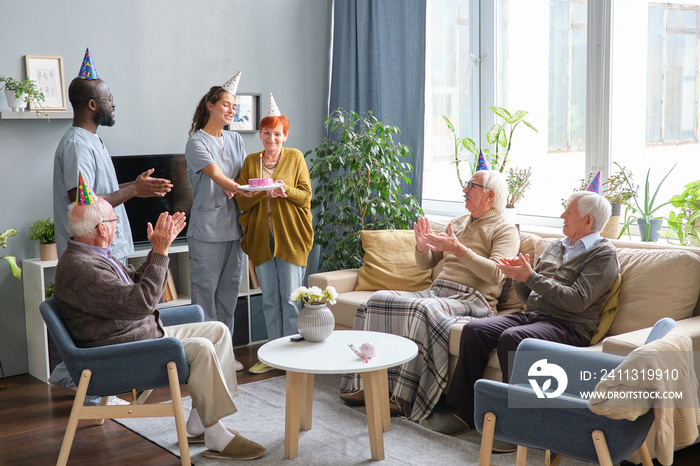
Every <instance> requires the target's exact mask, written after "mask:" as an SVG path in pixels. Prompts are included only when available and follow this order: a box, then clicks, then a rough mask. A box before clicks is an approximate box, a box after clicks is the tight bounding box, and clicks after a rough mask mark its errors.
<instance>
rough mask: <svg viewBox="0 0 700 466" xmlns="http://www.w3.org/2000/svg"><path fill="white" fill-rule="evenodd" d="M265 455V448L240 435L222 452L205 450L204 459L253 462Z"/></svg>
mask: <svg viewBox="0 0 700 466" xmlns="http://www.w3.org/2000/svg"><path fill="white" fill-rule="evenodd" d="M264 454H265V448H264V447H263V446H262V445H259V444H257V443H255V442H253V441H252V440H248V439H247V438H245V437H243V436H242V435H236V436H235V437H233V440H231V441H230V442H229V444H228V445H226V448H224V451H222V452H218V451H214V450H207V451H205V452H204V456H205V457H206V458H219V459H230V460H254V459H255V458H260V457H261V456H262V455H264Z"/></svg>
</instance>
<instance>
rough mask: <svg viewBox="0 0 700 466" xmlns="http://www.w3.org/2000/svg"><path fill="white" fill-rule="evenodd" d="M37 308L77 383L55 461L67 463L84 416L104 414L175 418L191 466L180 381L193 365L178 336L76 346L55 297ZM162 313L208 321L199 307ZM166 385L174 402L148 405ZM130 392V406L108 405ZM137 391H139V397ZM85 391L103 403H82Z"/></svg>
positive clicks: (169, 320) (173, 319)
mask: <svg viewBox="0 0 700 466" xmlns="http://www.w3.org/2000/svg"><path fill="white" fill-rule="evenodd" d="M39 310H40V312H41V316H42V317H43V319H44V322H46V327H47V328H48V330H49V332H50V333H51V336H52V337H53V340H54V342H55V343H56V347H57V348H58V352H59V353H60V355H61V357H62V358H63V362H64V363H65V364H66V368H67V369H68V372H69V373H70V375H71V377H72V378H73V381H74V382H76V385H77V386H78V389H77V392H76V395H75V399H74V400H73V408H72V409H71V414H70V418H69V419H68V426H67V427H66V433H65V435H64V437H63V443H62V445H61V451H60V453H59V457H58V461H57V463H56V464H57V465H65V464H66V463H67V461H68V455H69V454H70V449H71V446H72V444H73V438H74V437H75V431H76V428H77V426H78V421H79V420H80V419H95V420H97V421H98V422H97V423H98V424H103V423H104V419H105V418H108V419H111V418H134V417H170V416H173V417H174V418H175V426H176V428H177V435H178V444H179V446H180V457H181V463H182V464H183V465H190V464H191V463H190V453H189V447H188V446H187V433H186V431H185V417H184V412H183V409H182V400H181V397H180V384H184V383H185V382H187V378H188V377H189V374H190V367H189V365H188V364H187V359H186V358H185V351H184V349H183V347H182V343H181V342H180V340H178V339H177V338H173V337H166V338H158V339H154V340H144V341H137V342H131V343H122V344H117V345H109V346H100V347H97V348H78V347H76V346H75V344H74V343H73V339H72V338H71V336H70V334H69V333H68V330H67V329H66V327H65V324H64V322H63V318H62V316H61V309H60V307H59V305H58V302H57V301H56V300H55V299H54V298H49V299H47V300H46V301H44V302H43V303H41V305H40V306H39ZM160 312H161V320H162V321H163V324H164V325H166V326H168V325H178V324H184V323H191V322H203V321H204V312H203V311H202V308H201V307H199V306H197V305H188V306H179V307H172V308H165V309H162V310H161V311H160ZM163 387H170V395H171V397H172V401H173V402H172V404H170V403H162V404H144V401H145V399H146V398H147V397H148V395H149V394H150V393H151V390H153V389H156V388H163ZM128 392H132V393H133V395H134V397H133V401H132V402H131V404H129V405H108V404H107V403H108V399H109V396H111V395H119V394H123V393H128ZM137 393H141V395H139V396H138V397H137V396H136V394H137ZM86 395H90V396H100V397H102V401H101V403H100V406H83V402H84V400H85V396H86Z"/></svg>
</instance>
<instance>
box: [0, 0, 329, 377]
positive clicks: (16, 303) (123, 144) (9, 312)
mask: <svg viewBox="0 0 700 466" xmlns="http://www.w3.org/2000/svg"><path fill="white" fill-rule="evenodd" d="M30 5H31V10H32V13H31V14H30V15H29V16H28V15H27V13H26V11H27V6H30ZM331 7H332V1H331V0H314V1H313V2H311V1H305V0H265V1H258V0H236V1H230V0H197V1H187V0H149V1H141V0H120V1H109V2H108V1H103V0H99V1H95V0H93V1H86V0H64V1H61V2H55V1H51V0H30V2H29V3H27V4H22V5H20V4H19V3H17V4H16V5H15V4H11V3H10V4H7V5H3V8H2V14H0V31H1V36H2V47H0V75H10V76H13V77H15V78H23V77H24V55H49V56H53V55H58V56H62V57H63V62H64V68H65V75H66V87H67V86H68V84H69V83H70V80H71V79H73V78H74V77H75V76H77V74H78V71H79V69H80V63H81V61H82V58H83V54H84V53H85V48H86V47H89V48H90V53H91V55H92V57H93V60H94V63H95V67H96V69H97V72H98V74H99V76H100V78H102V79H103V80H104V81H105V82H106V83H107V84H108V85H109V87H110V90H111V91H112V94H113V95H114V97H115V104H116V112H115V117H116V124H115V126H113V127H112V128H101V129H100V130H99V135H100V136H101V137H102V139H103V140H104V142H105V144H106V146H107V148H108V149H109V151H110V153H111V154H112V155H129V154H139V153H164V152H183V151H184V146H185V142H186V140H187V131H188V129H189V127H190V124H191V118H192V113H193V111H194V107H195V105H196V104H197V102H198V101H199V99H200V98H201V97H202V95H204V93H205V92H206V91H207V90H208V89H209V87H210V86H212V85H216V84H223V83H224V82H225V81H226V80H228V79H229V78H230V77H231V76H233V74H235V73H236V72H237V71H239V70H242V71H243V73H242V76H241V82H240V85H239V88H238V91H239V92H240V93H261V94H263V96H266V95H267V93H268V92H270V91H272V92H273V93H274V95H275V100H276V101H277V104H278V105H279V107H280V109H281V110H282V112H283V113H285V114H286V115H287V116H288V117H289V118H290V120H291V129H290V135H289V140H288V141H287V144H286V145H287V146H288V147H295V148H297V149H299V150H301V151H302V152H306V151H307V150H309V149H312V148H314V147H316V146H317V145H318V144H319V143H320V142H321V140H322V138H323V126H322V122H323V119H324V117H325V116H326V114H327V96H328V80H329V68H330V66H329V63H330V58H329V54H330V40H331V38H330V30H331ZM265 103H266V97H263V110H264V105H265ZM68 106H69V107H70V104H68ZM0 109H7V105H6V102H5V97H4V95H2V93H0ZM70 124H71V122H70V121H69V120H52V121H51V122H50V123H47V122H46V121H41V120H36V121H17V120H0V194H1V195H0V230H4V229H5V228H9V227H14V228H17V229H18V230H20V234H19V235H18V236H16V237H14V238H11V239H10V242H9V247H8V248H7V249H5V250H2V251H0V255H4V254H11V255H16V256H17V258H18V259H20V260H21V259H28V258H33V257H37V256H38V255H39V247H38V243H37V242H32V241H29V240H28V234H27V231H28V229H29V227H30V226H31V224H32V222H33V221H34V220H36V219H39V218H46V217H50V216H52V172H53V154H54V151H55V148H56V144H57V143H58V141H59V139H60V138H61V136H62V134H63V133H64V132H65V131H66V129H68V127H69V126H70ZM243 138H244V140H245V143H246V149H247V151H248V152H254V151H257V150H260V149H261V148H262V146H261V144H260V141H259V139H258V137H257V134H244V135H243ZM0 359H1V360H2V363H3V367H4V370H5V374H6V375H8V376H9V375H15V374H23V373H26V372H27V350H26V338H25V326H24V302H23V294H22V286H21V283H19V282H17V280H15V278H14V277H12V276H11V275H10V273H9V269H8V267H7V266H6V264H5V263H4V261H3V263H2V264H0Z"/></svg>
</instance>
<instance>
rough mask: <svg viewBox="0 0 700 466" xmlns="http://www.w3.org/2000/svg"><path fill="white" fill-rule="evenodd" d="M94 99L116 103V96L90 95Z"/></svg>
mask: <svg viewBox="0 0 700 466" xmlns="http://www.w3.org/2000/svg"><path fill="white" fill-rule="evenodd" d="M90 98H91V99H93V100H107V101H109V103H111V104H113V103H114V96H113V95H110V96H109V97H90Z"/></svg>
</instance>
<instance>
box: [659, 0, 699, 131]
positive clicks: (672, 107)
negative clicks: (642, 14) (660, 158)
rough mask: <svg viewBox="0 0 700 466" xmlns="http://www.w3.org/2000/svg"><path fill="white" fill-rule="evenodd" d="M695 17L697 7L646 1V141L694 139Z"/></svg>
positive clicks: (695, 119) (697, 31) (696, 17)
mask: <svg viewBox="0 0 700 466" xmlns="http://www.w3.org/2000/svg"><path fill="white" fill-rule="evenodd" d="M698 17H699V15H698V7H688V6H681V5H673V4H663V5H658V4H650V5H649V21H648V37H649V39H648V44H647V57H648V64H647V70H648V71H647V102H646V103H647V111H646V141H647V143H669V142H679V141H695V140H696V139H697V134H696V129H697V108H698V105H697V104H698V34H699V33H700V27H699V26H698Z"/></svg>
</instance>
